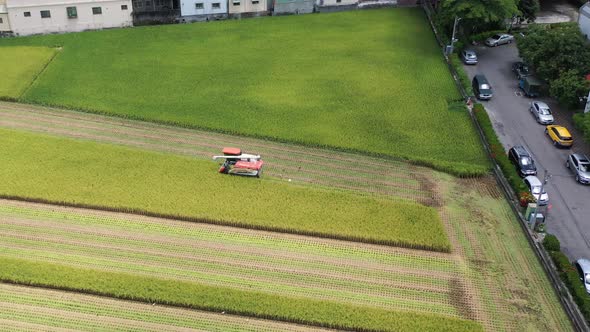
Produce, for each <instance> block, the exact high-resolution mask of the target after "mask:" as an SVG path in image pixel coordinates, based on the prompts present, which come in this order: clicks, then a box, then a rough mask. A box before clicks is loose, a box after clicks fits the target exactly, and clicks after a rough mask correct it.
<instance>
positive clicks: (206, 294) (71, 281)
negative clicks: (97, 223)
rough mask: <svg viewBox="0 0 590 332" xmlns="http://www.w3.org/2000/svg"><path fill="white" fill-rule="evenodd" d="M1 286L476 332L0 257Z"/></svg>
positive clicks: (336, 324)
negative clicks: (3, 283)
mask: <svg viewBox="0 0 590 332" xmlns="http://www.w3.org/2000/svg"><path fill="white" fill-rule="evenodd" d="M0 264H1V265H2V267H3V268H2V270H0V280H2V281H5V282H11V283H18V284H25V285H35V286H43V287H50V288H56V289H62V290H73V291H80V292H85V293H90V294H96V295H105V296H111V297H115V298H120V299H132V300H136V301H142V302H149V303H161V304H167V305H173V306H180V307H187V308H193V309H201V310H208V311H215V312H219V311H223V312H226V313H229V314H237V315H242V316H251V317H257V318H266V319H273V320H278V321H285V322H292V323H303V324H306V325H314V326H322V327H330V328H341V329H347V330H357V331H359V330H363V331H416V330H427V331H477V330H481V326H480V325H479V324H477V323H475V322H473V321H468V320H462V319H457V318H451V317H446V316H441V315H433V314H424V313H416V312H411V313H409V312H401V311H392V310H383V309H379V308H375V307H364V306H355V305H350V304H345V303H337V302H332V301H326V300H315V299H307V298H300V297H289V296H277V295H274V294H266V293H261V292H256V291H251V290H239V289H233V288H227V287H219V286H210V285H203V284H197V283H190V282H184V281H176V280H168V279H159V278H154V277H146V276H141V275H129V274H124V273H116V272H109V271H97V270H89V269H81V268H75V267H69V266H65V265H60V264H50V263H44V262H39V261H27V260H22V259H9V258H4V257H0Z"/></svg>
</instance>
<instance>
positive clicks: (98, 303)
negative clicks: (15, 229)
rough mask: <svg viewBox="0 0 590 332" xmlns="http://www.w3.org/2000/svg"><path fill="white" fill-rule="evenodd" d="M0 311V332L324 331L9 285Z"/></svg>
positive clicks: (0, 297) (2, 290)
mask: <svg viewBox="0 0 590 332" xmlns="http://www.w3.org/2000/svg"><path fill="white" fill-rule="evenodd" d="M0 308H1V310H0V324H1V326H2V327H0V330H11V331H22V330H31V331H41V330H43V331H57V330H58V329H68V331H69V329H72V330H78V331H79V330H94V331H96V330H110V331H114V330H119V331H120V330H133V331H196V330H199V331H202V330H206V331H252V332H255V331H265V332H270V331H277V332H279V331H298V332H299V331H300V332H304V331H330V330H325V329H321V328H316V327H308V326H304V325H297V324H289V323H280V322H273V321H269V320H261V319H254V318H243V317H239V316H232V315H223V314H215V313H208V312H202V311H196V310H188V309H182V308H173V307H165V306H161V305H158V306H153V305H151V304H143V303H137V302H130V301H125V300H113V299H109V298H105V297H99V296H93V295H85V294H78V293H72V292H65V291H57V290H47V289H42V288H34V287H26V286H18V285H10V284H0Z"/></svg>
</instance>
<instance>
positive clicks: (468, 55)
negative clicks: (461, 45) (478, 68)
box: [461, 50, 477, 65]
mask: <svg viewBox="0 0 590 332" xmlns="http://www.w3.org/2000/svg"><path fill="white" fill-rule="evenodd" d="M461 60H463V62H464V63H465V64H466V65H476V64H477V54H476V53H475V51H474V50H463V51H462V52H461Z"/></svg>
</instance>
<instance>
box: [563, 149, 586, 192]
mask: <svg viewBox="0 0 590 332" xmlns="http://www.w3.org/2000/svg"><path fill="white" fill-rule="evenodd" d="M565 166H566V167H567V168H569V169H570V171H572V173H574V175H575V176H576V181H577V182H579V183H582V184H589V183H590V159H588V157H587V156H586V155H583V154H580V153H573V154H570V155H569V157H567V161H566V162H565Z"/></svg>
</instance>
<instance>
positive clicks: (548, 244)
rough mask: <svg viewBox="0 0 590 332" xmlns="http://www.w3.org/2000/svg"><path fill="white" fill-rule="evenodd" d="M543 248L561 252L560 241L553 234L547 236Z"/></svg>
mask: <svg viewBox="0 0 590 332" xmlns="http://www.w3.org/2000/svg"><path fill="white" fill-rule="evenodd" d="M543 246H544V247H545V249H547V251H560V250H561V245H560V244H559V240H558V239H557V237H556V236H555V235H553V234H547V235H546V236H545V239H544V240H543Z"/></svg>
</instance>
